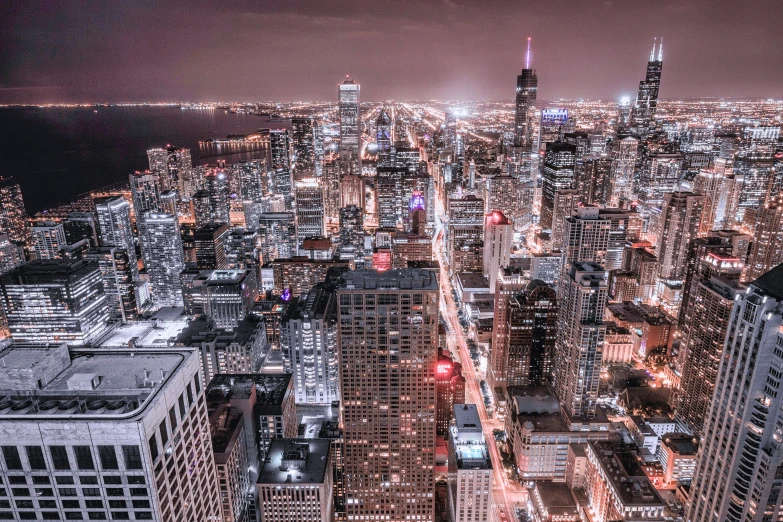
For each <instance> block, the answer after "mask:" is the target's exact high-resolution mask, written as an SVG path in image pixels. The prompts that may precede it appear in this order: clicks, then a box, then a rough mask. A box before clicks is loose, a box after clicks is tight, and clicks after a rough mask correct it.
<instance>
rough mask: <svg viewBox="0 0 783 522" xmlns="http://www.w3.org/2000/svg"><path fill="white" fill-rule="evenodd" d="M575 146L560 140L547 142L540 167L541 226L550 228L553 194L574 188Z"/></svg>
mask: <svg viewBox="0 0 783 522" xmlns="http://www.w3.org/2000/svg"><path fill="white" fill-rule="evenodd" d="M575 163H576V146H575V145H572V144H570V143H565V142H562V141H556V142H554V143H547V145H546V153H545V154H544V167H543V169H542V171H541V172H542V177H543V185H542V190H541V220H540V224H541V227H542V228H544V229H551V228H552V221H553V215H554V209H555V194H556V193H557V191H558V190H561V189H570V188H574V166H575Z"/></svg>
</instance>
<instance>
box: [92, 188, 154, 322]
mask: <svg viewBox="0 0 783 522" xmlns="http://www.w3.org/2000/svg"><path fill="white" fill-rule="evenodd" d="M95 211H96V213H97V214H98V227H99V228H100V234H101V246H115V247H120V248H122V249H123V250H125V252H126V253H127V254H128V263H129V265H130V270H131V276H132V279H133V284H134V292H135V294H136V304H137V305H138V306H139V309H141V308H142V307H143V306H144V305H145V303H146V301H147V298H148V297H149V296H148V295H146V294H147V293H148V292H146V291H143V289H142V288H141V287H140V285H139V264H138V260H137V257H136V243H135V242H134V240H133V228H132V225H131V218H130V214H131V206H130V204H129V203H128V202H127V201H126V200H125V199H124V198H123V197H121V196H109V197H105V198H97V199H95Z"/></svg>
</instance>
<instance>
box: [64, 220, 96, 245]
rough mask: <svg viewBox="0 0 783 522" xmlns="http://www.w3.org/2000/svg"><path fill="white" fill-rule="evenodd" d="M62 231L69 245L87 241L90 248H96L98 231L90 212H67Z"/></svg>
mask: <svg viewBox="0 0 783 522" xmlns="http://www.w3.org/2000/svg"><path fill="white" fill-rule="evenodd" d="M63 230H65V240H66V241H67V242H68V244H69V245H73V244H74V243H77V242H79V241H81V240H82V239H87V240H89V242H90V246H94V247H95V246H98V229H97V225H96V222H95V214H93V213H92V212H69V213H68V217H67V218H65V220H64V221H63Z"/></svg>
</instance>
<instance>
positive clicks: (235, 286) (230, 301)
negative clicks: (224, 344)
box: [199, 270, 258, 330]
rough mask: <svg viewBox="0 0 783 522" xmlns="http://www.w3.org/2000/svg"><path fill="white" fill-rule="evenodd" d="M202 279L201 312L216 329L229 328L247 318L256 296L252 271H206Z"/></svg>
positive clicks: (254, 277)
mask: <svg viewBox="0 0 783 522" xmlns="http://www.w3.org/2000/svg"><path fill="white" fill-rule="evenodd" d="M199 277H200V278H201V279H202V281H201V285H200V290H201V302H202V303H203V306H204V313H205V314H206V315H207V317H209V318H210V319H211V320H212V321H214V323H215V326H216V327H217V328H224V329H228V330H230V329H232V328H236V327H237V325H238V324H239V323H240V322H241V321H242V320H243V319H244V318H245V317H246V316H247V314H248V312H249V311H250V309H251V308H252V307H253V304H254V303H255V299H256V296H257V295H258V280H257V278H256V274H255V272H254V271H252V270H208V271H206V272H202V273H201V274H199Z"/></svg>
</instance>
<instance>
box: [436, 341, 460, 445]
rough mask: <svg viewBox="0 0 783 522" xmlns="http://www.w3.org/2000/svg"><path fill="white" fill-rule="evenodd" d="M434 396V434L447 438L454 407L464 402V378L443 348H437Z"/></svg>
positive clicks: (457, 364)
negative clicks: (435, 404)
mask: <svg viewBox="0 0 783 522" xmlns="http://www.w3.org/2000/svg"><path fill="white" fill-rule="evenodd" d="M443 335H444V336H445V333H444V334H443ZM435 396H436V401H437V408H436V411H435V433H436V435H437V436H438V437H448V434H449V426H450V425H451V421H452V420H453V419H454V405H455V404H463V403H464V402H465V378H464V377H463V376H462V365H461V364H460V363H458V362H457V361H455V360H454V359H453V358H452V357H451V354H450V353H449V351H448V349H447V348H443V347H441V348H438V369H437V370H436V372H435Z"/></svg>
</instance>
